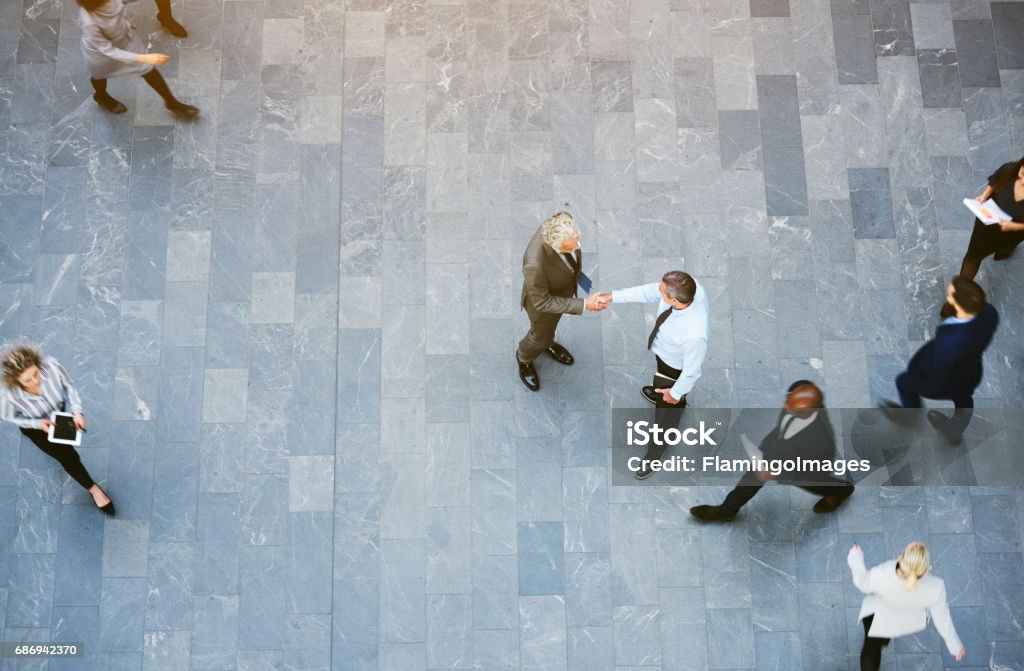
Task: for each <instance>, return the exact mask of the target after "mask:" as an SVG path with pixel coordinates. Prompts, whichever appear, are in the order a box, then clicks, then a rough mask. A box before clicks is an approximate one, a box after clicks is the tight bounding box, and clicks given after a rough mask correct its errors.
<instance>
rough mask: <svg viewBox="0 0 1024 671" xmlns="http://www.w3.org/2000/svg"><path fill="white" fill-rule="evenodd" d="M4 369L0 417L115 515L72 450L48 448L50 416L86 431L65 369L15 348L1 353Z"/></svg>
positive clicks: (79, 403)
mask: <svg viewBox="0 0 1024 671" xmlns="http://www.w3.org/2000/svg"><path fill="white" fill-rule="evenodd" d="M2 368H3V382H4V383H3V391H2V394H0V416H2V417H3V419H4V421H7V422H10V423H11V424H15V425H17V426H18V427H20V428H21V432H22V433H23V434H25V437H27V438H28V439H29V440H31V441H32V442H33V443H35V445H36V447H38V448H39V449H40V450H42V451H43V452H45V453H46V454H48V455H50V456H51V457H53V458H54V459H56V460H57V461H58V462H60V465H61V466H63V467H64V470H65V471H67V474H68V475H70V476H71V477H72V478H74V479H75V482H77V483H78V484H80V485H82V487H83V488H85V489H86V490H87V491H88V492H89V494H91V495H92V500H93V502H94V503H95V504H96V507H97V508H99V509H100V510H102V511H103V512H105V513H106V514H108V515H113V514H114V503H113V502H112V501H111V500H110V497H108V496H107V495H106V493H105V492H104V491H103V490H102V489H100V486H99V485H98V484H96V483H95V482H94V481H93V479H92V476H90V475H89V471H87V470H85V466H84V465H83V464H82V460H81V458H79V456H78V452H76V451H75V448H74V447H73V446H71V445H65V444H62V443H51V442H50V439H49V437H48V435H47V431H49V430H50V425H51V424H52V422H51V421H50V417H51V416H52V415H53V413H54V412H71V413H72V414H73V415H74V418H75V419H74V421H75V428H77V429H78V430H79V431H85V415H84V414H82V399H81V398H80V397H79V396H78V392H77V391H76V390H75V387H74V385H73V384H72V383H71V377H70V376H69V375H68V372H67V371H66V370H64V366H61V365H60V363H59V362H58V361H57V360H56V359H54V358H53V357H51V356H43V353H42V352H40V351H39V350H37V349H36V348H34V347H28V346H27V345H18V346H16V347H12V348H10V349H8V350H7V351H6V352H4V355H3V362H2Z"/></svg>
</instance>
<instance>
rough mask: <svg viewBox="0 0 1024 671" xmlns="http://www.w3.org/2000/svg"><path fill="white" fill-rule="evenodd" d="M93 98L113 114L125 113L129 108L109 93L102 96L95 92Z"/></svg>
mask: <svg viewBox="0 0 1024 671" xmlns="http://www.w3.org/2000/svg"><path fill="white" fill-rule="evenodd" d="M92 99H93V100H95V101H96V104H97V105H99V106H100V107H102V108H103V109H105V110H106V111H108V112H110V113H111V114H124V113H125V112H127V111H128V108H127V107H125V106H124V103H122V102H121V101H120V100H117V99H116V98H111V97H110V96H109V95H106V96H100V95H95V94H93V97H92Z"/></svg>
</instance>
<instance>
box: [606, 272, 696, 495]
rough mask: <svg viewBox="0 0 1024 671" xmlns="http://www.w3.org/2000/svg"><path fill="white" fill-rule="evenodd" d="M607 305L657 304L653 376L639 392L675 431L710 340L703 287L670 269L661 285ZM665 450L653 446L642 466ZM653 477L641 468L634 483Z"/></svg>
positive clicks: (618, 295) (651, 341)
mask: <svg viewBox="0 0 1024 671" xmlns="http://www.w3.org/2000/svg"><path fill="white" fill-rule="evenodd" d="M611 303H612V304H614V303H657V304H658V317H657V319H656V320H655V321H654V328H653V329H651V333H650V335H649V336H648V337H647V349H649V350H651V351H652V352H654V359H655V362H656V363H657V372H656V373H655V375H654V380H653V382H652V384H650V385H646V386H644V387H641V388H640V393H641V394H643V397H644V398H645V399H647V400H648V401H650V402H651V403H653V404H654V405H655V406H656V407H657V408H658V410H657V411H656V414H655V421H656V423H657V424H658V425H660V426H663V427H669V426H672V427H674V426H677V425H678V424H679V420H680V419H681V418H682V414H683V410H684V409H685V408H686V395H687V394H688V393H690V390H691V389H693V385H694V384H695V383H696V382H697V380H698V379H700V374H701V366H703V364H704V356H705V355H706V354H707V352H708V339H709V338H710V337H711V329H710V319H709V316H708V297H707V293H706V292H705V291H704V287H702V286H701V285H699V284H697V282H696V280H694V279H693V278H692V277H690V275H688V274H687V273H684V272H683V271H681V270H673V271H670V272H667V273H665V275H664V276H663V277H662V278H661V282H656V283H651V284H642V285H640V286H637V287H631V288H629V289H619V290H617V291H613V292H612V293H611ZM665 449H666V445H665V444H663V443H661V442H660V441H652V442H651V445H650V447H649V449H648V450H647V454H646V456H645V457H644V461H643V462H642V463H644V464H650V463H651V462H653V461H657V460H659V459H661V457H662V456H663V455H664V453H665ZM652 472H653V471H652V470H651V469H650V468H648V467H647V466H644V467H643V468H641V469H640V470H638V471H636V478H637V479H638V480H643V479H645V478H647V477H649V476H650V475H651V473H652Z"/></svg>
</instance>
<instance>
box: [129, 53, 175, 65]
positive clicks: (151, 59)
mask: <svg viewBox="0 0 1024 671" xmlns="http://www.w3.org/2000/svg"><path fill="white" fill-rule="evenodd" d="M170 59H171V57H170V56H168V55H167V54H135V60H137V61H138V62H139V63H146V64H148V65H163V64H164V63H166V62H167V61H169V60H170Z"/></svg>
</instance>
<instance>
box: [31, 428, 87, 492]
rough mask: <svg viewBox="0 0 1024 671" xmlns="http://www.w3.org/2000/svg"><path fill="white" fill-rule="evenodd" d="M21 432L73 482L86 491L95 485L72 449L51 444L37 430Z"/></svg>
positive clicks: (44, 434) (69, 446)
mask: <svg viewBox="0 0 1024 671" xmlns="http://www.w3.org/2000/svg"><path fill="white" fill-rule="evenodd" d="M21 432H22V433H23V434H25V435H26V436H27V437H28V439H29V440H31V441H32V442H33V443H35V444H36V447H38V448H39V449H40V450H42V451H43V452H46V453H47V454H48V455H50V456H51V457H53V458H54V459H56V460H57V461H59V462H60V465H61V466H63V467H64V470H65V471H67V473H68V475H70V476H71V477H73V478H74V479H75V482H77V483H78V484H80V485H82V486H83V487H85V488H86V489H89V488H90V487H92V486H93V485H94V484H96V483H94V482H93V480H92V477H91V476H90V475H89V471H87V470H85V466H84V465H83V464H82V459H81V458H80V457H79V456H78V452H77V451H76V450H75V448H74V447H72V446H71V445H62V444H61V443H51V442H50V440H49V438H47V436H46V432H45V431H40V430H39V429H22V430H21Z"/></svg>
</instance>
